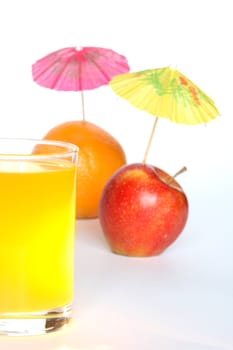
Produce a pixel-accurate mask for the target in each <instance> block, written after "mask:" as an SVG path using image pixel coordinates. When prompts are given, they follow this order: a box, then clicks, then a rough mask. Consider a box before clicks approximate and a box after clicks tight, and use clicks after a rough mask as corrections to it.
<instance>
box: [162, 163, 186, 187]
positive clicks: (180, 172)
mask: <svg viewBox="0 0 233 350" xmlns="http://www.w3.org/2000/svg"><path fill="white" fill-rule="evenodd" d="M185 171H187V168H186V166H183V168H181V169H180V170H179V171H177V173H175V174H174V175H173V176H172V177H171V178H170V179H169V180H168V181H167V184H168V185H169V184H170V183H171V182H172V181H173V180H174V179H175V177H177V176H178V175H180V174H182V173H184V172H185Z"/></svg>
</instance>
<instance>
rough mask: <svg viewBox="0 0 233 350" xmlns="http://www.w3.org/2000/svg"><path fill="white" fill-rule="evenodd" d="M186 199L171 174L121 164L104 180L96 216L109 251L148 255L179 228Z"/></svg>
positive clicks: (168, 241) (172, 238) (169, 240)
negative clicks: (121, 165)
mask: <svg viewBox="0 0 233 350" xmlns="http://www.w3.org/2000/svg"><path fill="white" fill-rule="evenodd" d="M187 218H188V200H187V197H186V195H185V193H184V191H183V190H182V188H181V186H180V185H179V184H178V182H177V181H176V180H174V178H173V177H171V176H169V175H168V174H167V173H166V172H164V171H163V170H161V169H159V168H157V167H155V166H153V165H149V164H140V163H135V164H129V165H125V166H123V167H121V168H120V169H119V170H118V171H117V172H115V173H114V174H113V175H112V176H111V177H110V179H109V181H108V182H107V184H106V185H105V187H104V190H103V192H102V196H101V199H100V205H99V220H100V224H101V227H102V229H103V232H104V235H105V237H106V239H107V241H108V243H109V246H110V248H111V250H112V252H114V253H117V254H121V255H127V256H152V255H157V254H159V253H161V252H162V251H164V250H165V249H166V248H167V247H168V246H169V245H170V244H172V243H173V242H174V241H175V239H176V238H177V237H178V236H179V234H180V233H181V232H182V230H183V228H184V226H185V223H186V221H187Z"/></svg>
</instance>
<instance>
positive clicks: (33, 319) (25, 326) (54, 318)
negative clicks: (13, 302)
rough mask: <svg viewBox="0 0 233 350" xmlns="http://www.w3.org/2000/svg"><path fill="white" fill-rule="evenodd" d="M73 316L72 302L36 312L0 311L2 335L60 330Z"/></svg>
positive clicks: (44, 332) (0, 330) (36, 333)
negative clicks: (2, 312)
mask: <svg viewBox="0 0 233 350" xmlns="http://www.w3.org/2000/svg"><path fill="white" fill-rule="evenodd" d="M71 317H72V304H69V305H66V306H64V307H59V308H56V309H52V310H49V311H42V312H36V313H17V314H14V313H5V314H1V313H0V335H8V336H27V335H40V334H46V333H50V332H54V331H58V330H60V329H61V328H63V327H64V326H66V325H67V324H68V323H69V322H70V321H71Z"/></svg>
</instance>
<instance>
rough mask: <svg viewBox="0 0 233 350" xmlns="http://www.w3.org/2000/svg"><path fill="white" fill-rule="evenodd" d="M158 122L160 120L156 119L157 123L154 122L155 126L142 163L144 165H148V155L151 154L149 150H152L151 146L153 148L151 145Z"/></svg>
mask: <svg viewBox="0 0 233 350" xmlns="http://www.w3.org/2000/svg"><path fill="white" fill-rule="evenodd" d="M158 120H159V118H158V117H156V118H155V121H154V124H153V127H152V130H151V134H150V138H149V141H148V144H147V147H146V151H145V154H144V158H143V161H142V164H143V165H144V164H145V163H146V160H147V156H148V153H149V150H150V146H151V143H152V140H153V136H154V133H155V129H156V126H157V123H158Z"/></svg>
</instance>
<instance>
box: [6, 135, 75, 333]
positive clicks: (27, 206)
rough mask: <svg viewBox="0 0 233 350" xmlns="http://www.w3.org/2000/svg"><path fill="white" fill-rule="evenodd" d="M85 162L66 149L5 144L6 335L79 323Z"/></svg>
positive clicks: (18, 142) (24, 141)
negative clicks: (78, 244) (80, 176)
mask: <svg viewBox="0 0 233 350" xmlns="http://www.w3.org/2000/svg"><path fill="white" fill-rule="evenodd" d="M77 158H78V149H77V147H76V146H75V145H73V144H69V143H66V142H59V141H45V140H30V139H0V334H6V335H35V334H43V333H47V332H50V331H55V330H58V329H60V328H61V327H63V326H64V325H66V324H67V323H68V322H69V321H70V319H71V317H72V301H73V287H74V286H73V283H74V280H73V278H74V242H75V198H76V187H75V184H76V168H77Z"/></svg>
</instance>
